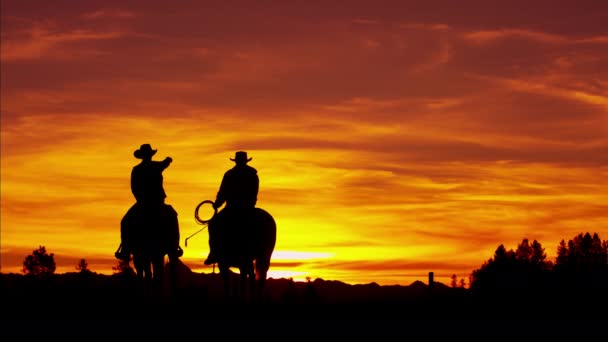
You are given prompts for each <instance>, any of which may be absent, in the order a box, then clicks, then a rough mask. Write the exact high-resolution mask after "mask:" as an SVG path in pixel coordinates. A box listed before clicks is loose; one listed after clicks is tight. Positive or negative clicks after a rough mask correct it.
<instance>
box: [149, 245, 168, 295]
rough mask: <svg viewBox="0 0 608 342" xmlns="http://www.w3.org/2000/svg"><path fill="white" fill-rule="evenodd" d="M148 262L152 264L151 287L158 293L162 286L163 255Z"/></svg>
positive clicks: (156, 256)
mask: <svg viewBox="0 0 608 342" xmlns="http://www.w3.org/2000/svg"><path fill="white" fill-rule="evenodd" d="M150 261H151V264H152V286H153V289H154V290H155V291H160V290H161V289H162V285H163V275H164V274H163V273H164V267H165V255H164V254H162V255H155V256H153V257H152V258H151V259H150Z"/></svg>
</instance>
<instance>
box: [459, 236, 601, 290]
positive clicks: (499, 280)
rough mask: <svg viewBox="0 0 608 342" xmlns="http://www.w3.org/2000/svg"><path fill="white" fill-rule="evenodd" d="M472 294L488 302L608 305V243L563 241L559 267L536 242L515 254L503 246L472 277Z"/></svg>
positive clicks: (577, 239) (585, 238) (520, 246)
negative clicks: (514, 299) (551, 302)
mask: <svg viewBox="0 0 608 342" xmlns="http://www.w3.org/2000/svg"><path fill="white" fill-rule="evenodd" d="M470 289H471V291H472V293H473V294H475V295H478V296H480V297H482V298H484V299H487V298H488V297H493V298H502V299H505V300H510V299H512V298H514V297H517V298H520V299H534V300H547V301H560V300H563V301H570V302H572V301H602V302H605V301H606V300H607V299H608V241H606V240H604V241H602V239H601V238H600V236H599V235H598V234H597V233H594V234H591V233H589V232H587V233H585V234H583V233H580V234H578V235H576V236H575V237H574V238H572V239H570V240H568V242H566V241H565V240H563V239H562V240H561V241H560V243H559V245H558V247H557V256H556V258H555V260H554V261H551V260H547V254H546V253H545V249H544V248H543V246H542V245H541V243H540V242H538V241H537V240H533V241H532V242H530V241H529V239H523V240H522V242H521V243H519V244H518V245H517V248H516V249H515V250H513V249H509V250H507V249H506V247H505V246H504V245H502V244H501V245H500V246H498V248H497V249H496V251H495V252H494V256H493V257H492V258H490V259H489V260H487V261H486V262H484V263H483V264H482V265H481V267H480V268H479V269H476V270H474V271H473V272H472V274H471V285H470Z"/></svg>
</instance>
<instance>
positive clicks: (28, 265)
mask: <svg viewBox="0 0 608 342" xmlns="http://www.w3.org/2000/svg"><path fill="white" fill-rule="evenodd" d="M55 268H56V265H55V256H54V254H53V253H50V254H48V253H47V251H46V247H44V246H39V247H38V248H37V249H34V250H33V251H32V254H30V255H28V256H27V257H25V260H23V273H25V274H31V275H35V276H43V275H50V274H53V273H55Z"/></svg>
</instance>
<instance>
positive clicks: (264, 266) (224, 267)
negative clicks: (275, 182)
mask: <svg viewBox="0 0 608 342" xmlns="http://www.w3.org/2000/svg"><path fill="white" fill-rule="evenodd" d="M206 202H211V201H205V202H202V203H201V204H203V203H206ZM211 203H212V202H211ZM199 207H200V204H199ZM219 216H221V214H220V215H214V216H213V217H212V218H211V220H210V221H208V222H209V229H214V230H215V231H216V232H218V233H220V234H222V240H223V243H222V248H219V250H218V268H219V270H220V275H221V276H222V280H223V283H224V292H225V294H226V295H227V296H229V295H230V294H231V293H233V294H236V295H237V296H239V295H240V296H241V298H245V296H246V295H247V288H248V289H249V295H250V296H251V298H253V299H260V298H261V297H262V295H263V293H264V289H265V285H266V278H267V275H268V269H269V268H270V259H271V258H272V253H273V251H274V247H275V243H276V237H277V226H276V222H275V220H274V218H273V217H272V215H270V214H269V213H268V212H267V211H266V210H264V209H262V208H255V210H254V211H253V214H252V215H251V216H252V217H250V218H249V220H247V222H242V221H241V222H240V223H241V225H240V226H236V227H235V226H234V224H233V225H232V226H230V227H229V226H227V225H226V224H225V221H226V220H225V219H222V220H221V221H220V220H218V217H219ZM196 219H197V220H198V221H199V222H202V221H200V220H199V218H198V207H197V214H196ZM231 222H233V223H234V222H235V221H234V220H231ZM237 222H238V220H237ZM233 267H234V268H238V270H239V273H240V286H239V287H240V291H236V290H235V288H233V287H232V286H231V281H230V280H231V279H230V278H231V272H230V269H231V268H233ZM247 285H248V286H247ZM231 290H233V291H231ZM254 296H255V297H254Z"/></svg>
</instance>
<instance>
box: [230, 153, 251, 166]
mask: <svg viewBox="0 0 608 342" xmlns="http://www.w3.org/2000/svg"><path fill="white" fill-rule="evenodd" d="M251 159H253V158H247V152H245V151H238V152H236V153H235V154H234V158H230V160H232V161H233V162H235V163H237V164H239V163H248V162H250V161H251Z"/></svg>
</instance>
